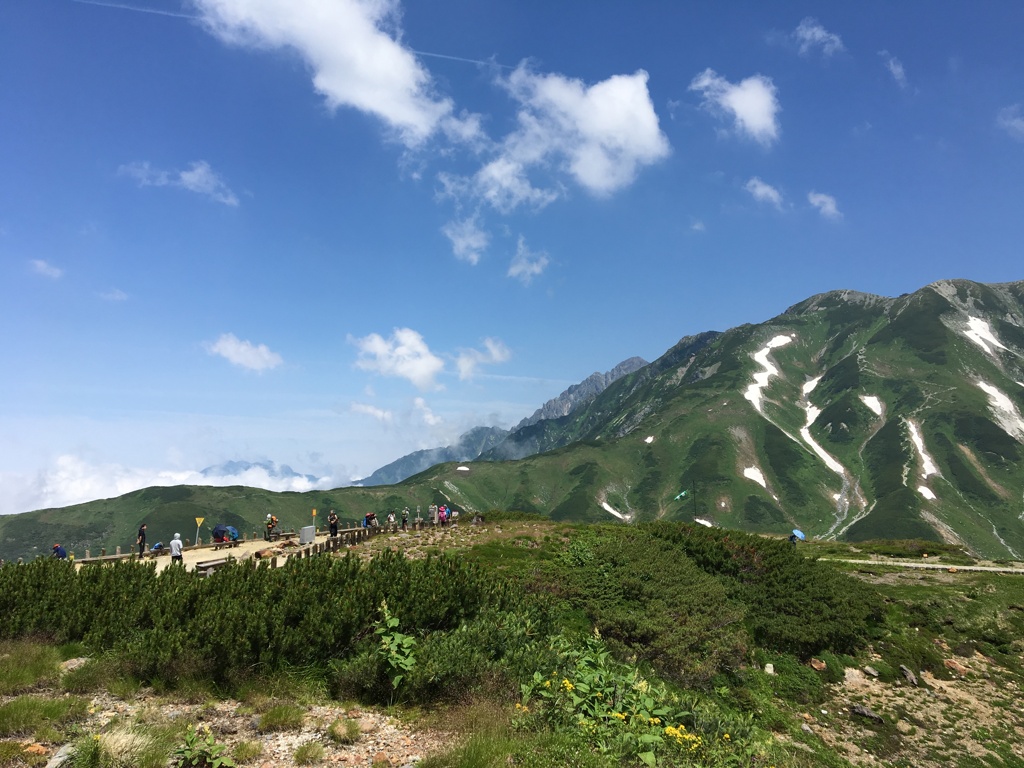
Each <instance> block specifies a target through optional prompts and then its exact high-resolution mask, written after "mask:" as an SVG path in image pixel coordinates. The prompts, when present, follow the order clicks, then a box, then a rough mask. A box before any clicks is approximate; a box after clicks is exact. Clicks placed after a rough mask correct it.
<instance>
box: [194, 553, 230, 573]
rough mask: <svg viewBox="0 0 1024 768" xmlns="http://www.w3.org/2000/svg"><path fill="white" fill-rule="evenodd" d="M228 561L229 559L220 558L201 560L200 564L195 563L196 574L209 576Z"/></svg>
mask: <svg viewBox="0 0 1024 768" xmlns="http://www.w3.org/2000/svg"><path fill="white" fill-rule="evenodd" d="M230 561H231V558H230V557H222V558H221V559H220V560H203V561H202V562H199V563H196V573H198V574H199V575H200V576H209V575H210V574H211V573H213V572H214V571H216V570H217V569H218V568H220V567H221V566H222V565H227V564H228V562H230Z"/></svg>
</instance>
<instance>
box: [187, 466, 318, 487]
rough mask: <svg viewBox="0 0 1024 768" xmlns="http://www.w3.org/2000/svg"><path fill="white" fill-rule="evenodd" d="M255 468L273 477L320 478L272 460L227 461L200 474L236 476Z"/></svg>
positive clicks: (206, 475) (315, 480)
mask: <svg viewBox="0 0 1024 768" xmlns="http://www.w3.org/2000/svg"><path fill="white" fill-rule="evenodd" d="M253 469H261V470H263V471H265V472H266V473H267V475H268V476H269V477H272V478H279V479H287V478H292V477H301V478H304V479H306V480H309V481H310V482H311V483H315V482H317V481H318V480H319V479H320V478H318V477H317V476H316V475H303V474H299V473H298V472H296V471H295V470H294V469H292V468H291V467H289V466H288V465H287V464H281V465H280V466H278V465H277V464H275V463H274V462H272V461H226V462H224V463H223V464H217V465H215V466H212V467H207V468H206V469H204V470H202V471H201V472H200V474H201V475H202V476H203V477H235V476H236V475H244V474H245V473H246V472H249V471H251V470H253Z"/></svg>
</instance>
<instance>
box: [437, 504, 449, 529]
mask: <svg viewBox="0 0 1024 768" xmlns="http://www.w3.org/2000/svg"><path fill="white" fill-rule="evenodd" d="M437 522H439V523H440V524H441V527H442V528H444V527H445V526H447V525H448V507H446V506H445V505H444V504H442V505H441V506H440V508H438V510H437Z"/></svg>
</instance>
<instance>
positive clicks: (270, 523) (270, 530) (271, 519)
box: [267, 513, 277, 541]
mask: <svg viewBox="0 0 1024 768" xmlns="http://www.w3.org/2000/svg"><path fill="white" fill-rule="evenodd" d="M275 528H277V518H276V517H275V516H274V515H271V514H269V513H268V514H267V541H270V538H271V536H273V535H274V529H275Z"/></svg>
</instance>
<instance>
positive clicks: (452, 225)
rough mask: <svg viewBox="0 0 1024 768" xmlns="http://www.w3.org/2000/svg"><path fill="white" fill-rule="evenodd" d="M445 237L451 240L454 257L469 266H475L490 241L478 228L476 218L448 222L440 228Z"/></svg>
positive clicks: (488, 236) (485, 233)
mask: <svg viewBox="0 0 1024 768" xmlns="http://www.w3.org/2000/svg"><path fill="white" fill-rule="evenodd" d="M441 231H442V232H443V233H444V235H445V237H447V238H448V239H449V240H451V243H452V251H453V252H454V253H455V257H456V258H458V259H461V260H462V261H465V262H468V263H469V264H474V265H475V264H477V263H479V261H480V256H481V255H482V254H483V252H484V251H485V250H486V249H487V246H488V244H489V243H490V241H491V238H490V235H488V234H487V232H485V231H484V230H483V229H481V228H480V225H479V222H478V217H477V216H475V215H474V216H470V217H469V218H466V219H461V220H457V221H450V222H448V223H447V224H445V225H444V227H442V228H441Z"/></svg>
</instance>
